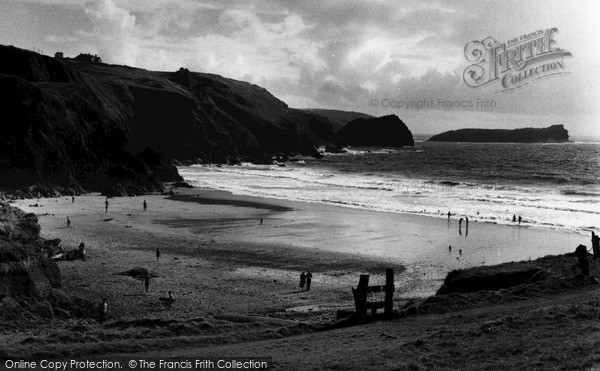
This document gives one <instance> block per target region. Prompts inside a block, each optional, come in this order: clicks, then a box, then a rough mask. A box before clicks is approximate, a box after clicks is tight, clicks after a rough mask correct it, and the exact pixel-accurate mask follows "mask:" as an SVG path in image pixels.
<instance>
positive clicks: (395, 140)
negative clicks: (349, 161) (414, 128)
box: [337, 115, 415, 147]
mask: <svg viewBox="0 0 600 371" xmlns="http://www.w3.org/2000/svg"><path fill="white" fill-rule="evenodd" d="M337 133H338V135H339V136H340V138H341V139H342V141H343V143H344V144H346V145H349V146H362V147H403V146H414V145H415V142H414V139H413V136H412V133H411V132H410V130H409V129H408V127H406V124H404V122H402V120H400V119H399V118H398V116H396V115H389V116H382V117H377V118H370V119H363V118H359V119H356V120H353V121H350V122H349V123H348V124H346V125H345V126H344V127H343V128H341V129H340V130H338V132H337Z"/></svg>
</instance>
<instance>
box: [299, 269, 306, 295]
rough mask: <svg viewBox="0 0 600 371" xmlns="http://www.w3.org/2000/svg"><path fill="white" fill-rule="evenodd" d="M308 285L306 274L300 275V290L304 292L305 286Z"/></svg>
mask: <svg viewBox="0 0 600 371" xmlns="http://www.w3.org/2000/svg"><path fill="white" fill-rule="evenodd" d="M305 284H306V274H305V273H304V272H302V273H300V290H302V291H304V285H305Z"/></svg>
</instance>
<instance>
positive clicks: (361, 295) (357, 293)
mask: <svg viewBox="0 0 600 371" xmlns="http://www.w3.org/2000/svg"><path fill="white" fill-rule="evenodd" d="M395 289H396V288H395V286H394V270H393V269H389V268H388V269H386V270H385V285H379V286H369V275H368V274H361V275H360V278H359V280H358V286H357V287H356V288H354V287H353V288H352V294H353V295H354V304H355V306H356V314H357V315H359V316H366V315H367V310H371V314H372V315H373V316H375V315H376V314H377V309H379V308H383V314H384V316H385V317H390V316H391V315H392V313H393V307H394V291H395ZM379 292H384V293H385V296H384V300H383V301H367V299H368V296H369V294H371V293H379Z"/></svg>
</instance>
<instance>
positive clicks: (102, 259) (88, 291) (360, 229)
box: [13, 189, 588, 321]
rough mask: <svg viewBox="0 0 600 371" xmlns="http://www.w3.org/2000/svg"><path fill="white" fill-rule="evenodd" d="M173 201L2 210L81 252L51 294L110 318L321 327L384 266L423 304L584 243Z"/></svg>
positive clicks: (227, 202) (199, 193) (82, 202)
mask: <svg viewBox="0 0 600 371" xmlns="http://www.w3.org/2000/svg"><path fill="white" fill-rule="evenodd" d="M175 192H176V195H175V196H162V195H147V196H140V197H121V198H110V199H109V208H108V212H106V213H105V212H104V200H105V198H104V197H102V196H100V195H85V196H80V197H76V199H75V202H74V203H72V202H71V198H70V197H69V198H67V197H61V198H56V199H41V200H19V201H16V202H14V203H13V204H14V205H16V206H18V207H21V208H22V209H24V210H25V211H29V212H35V213H36V214H38V216H39V219H40V225H41V227H42V236H43V237H45V238H60V239H61V240H62V246H64V247H65V249H66V250H69V249H75V248H76V247H77V246H78V245H79V243H80V242H85V243H86V248H87V254H88V259H87V261H85V262H81V261H77V262H60V263H59V265H60V268H61V272H62V276H63V284H64V286H65V289H66V290H68V291H70V292H74V293H79V294H82V295H83V296H84V297H88V298H90V299H92V300H99V298H101V297H107V298H108V299H109V302H110V303H111V309H112V310H111V315H112V316H113V317H115V318H116V317H118V318H123V317H136V316H139V315H140V313H145V312H149V313H154V314H155V315H157V316H161V317H167V318H168V317H177V318H192V317H194V316H199V315H201V316H204V315H216V314H222V313H240V314H250V315H256V314H258V315H277V316H282V317H286V316H294V315H300V314H299V313H306V312H310V313H311V315H312V316H313V318H312V319H313V320H317V321H318V320H323V321H328V320H331V319H332V318H333V317H334V316H335V310H334V309H335V308H339V307H348V306H352V295H351V290H350V287H351V286H355V285H356V283H357V282H358V275H359V274H361V273H370V274H372V275H373V278H372V280H371V282H378V280H381V281H382V282H383V273H384V270H385V268H386V267H393V268H394V269H395V271H396V286H397V291H396V299H397V300H402V299H406V298H411V297H423V296H427V295H430V294H432V293H433V292H434V291H435V290H437V288H438V287H439V286H440V285H441V283H442V280H443V278H444V277H445V275H446V273H447V272H449V271H450V270H452V269H456V268H464V267H469V266H474V265H482V264H485V265H491V264H497V263H501V262H506V261H517V260H526V259H529V258H536V257H539V256H544V255H548V254H559V253H565V252H570V251H573V250H574V249H575V247H576V246H577V245H578V244H579V243H583V244H586V243H587V240H588V238H587V237H586V236H579V235H571V234H564V233H558V232H552V231H543V230H536V229H532V228H526V227H525V226H521V227H519V226H514V227H507V226H501V225H491V224H484V223H477V222H475V221H471V222H470V225H469V233H468V235H467V234H466V230H465V227H464V224H463V228H462V235H461V234H459V232H458V223H457V221H456V220H451V221H450V223H448V222H447V221H446V220H444V219H437V218H431V217H424V216H418V215H417V216H415V215H402V214H390V213H381V212H373V211H365V210H358V209H349V208H344V207H336V206H329V205H319V204H309V203H302V202H292V201H285V200H272V199H264V198H255V197H248V196H235V195H231V194H229V193H226V192H220V191H212V190H203V189H176V190H175ZM144 199H145V200H146V201H147V202H148V210H147V211H144V210H143V207H142V202H143V200H144ZM36 203H37V204H38V205H39V206H38V207H33V206H30V205H33V204H36ZM67 216H68V217H70V219H71V221H72V227H71V228H66V219H67ZM260 219H262V220H263V222H262V224H261V223H260ZM448 245H452V251H451V252H449V251H448ZM157 247H159V248H160V249H161V251H162V257H161V259H160V261H159V262H157V261H156V258H155V255H154V253H155V250H156V248H157ZM459 250H462V255H459ZM134 267H145V268H147V269H149V270H150V271H151V272H153V273H156V274H157V275H158V277H157V278H155V279H154V280H153V282H152V284H151V286H150V293H149V294H147V295H146V294H144V292H143V284H142V282H141V281H137V280H134V279H132V278H130V277H123V276H119V275H118V273H119V272H123V271H126V270H128V269H131V268H134ZM306 269H311V271H312V272H313V274H314V277H313V289H312V290H311V291H310V292H301V291H300V290H299V287H298V276H299V274H300V272H301V271H305V270H306ZM167 290H173V291H174V292H175V297H176V299H177V301H176V303H177V306H176V308H177V310H172V311H165V310H164V308H162V307H161V306H160V304H159V301H158V297H161V296H166V291H167Z"/></svg>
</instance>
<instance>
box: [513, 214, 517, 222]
mask: <svg viewBox="0 0 600 371" xmlns="http://www.w3.org/2000/svg"><path fill="white" fill-rule="evenodd" d="M516 221H517V216H516V215H515V214H513V223H514V222H516Z"/></svg>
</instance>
